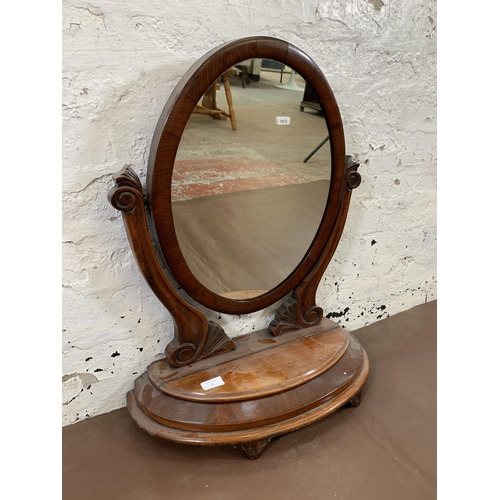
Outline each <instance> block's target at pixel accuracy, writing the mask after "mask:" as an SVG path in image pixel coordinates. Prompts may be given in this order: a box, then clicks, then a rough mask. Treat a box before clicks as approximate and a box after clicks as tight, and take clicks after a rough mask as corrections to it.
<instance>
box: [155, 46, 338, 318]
mask: <svg viewBox="0 0 500 500" xmlns="http://www.w3.org/2000/svg"><path fill="white" fill-rule="evenodd" d="M325 142H326V143H325ZM319 145H321V147H319V148H318V146H319ZM311 154H312V156H311ZM151 158H152V161H151V163H150V165H149V168H148V185H149V186H150V187H151V190H150V209H151V212H152V218H153V222H154V226H155V229H156V232H157V235H158V244H159V246H160V247H161V250H162V253H163V255H164V257H165V260H166V263H167V266H168V268H169V270H170V272H171V273H172V275H173V276H174V277H175V279H176V280H177V281H178V282H179V284H180V285H181V286H182V287H183V288H184V289H185V290H186V291H187V292H188V293H189V294H190V295H191V296H192V297H193V298H194V299H195V300H196V301H197V302H199V303H201V304H203V305H205V306H206V307H209V308H210V309H214V310H217V311H221V312H226V313H233V314H242V313H247V312H252V311H256V310H259V309H262V308H264V307H266V306H268V305H271V304H272V303H274V302H276V301H277V300H279V299H280V298H281V297H283V296H284V295H286V294H287V293H289V292H290V291H291V290H292V289H293V287H294V286H296V285H297V283H298V282H299V281H300V280H302V279H303V278H304V277H305V276H306V274H307V273H308V272H309V271H310V270H311V268H312V267H313V265H314V264H315V262H316V261H317V260H318V258H319V257H320V255H321V253H322V252H323V250H324V247H325V245H326V242H327V240H328V238H329V236H330V233H331V230H332V227H333V224H334V222H335V219H336V216H337V211H338V207H339V204H340V196H341V192H342V181H343V175H344V164H345V149H344V138H343V131H342V125H341V120H340V115H339V112H338V108H337V105H336V102H335V99H334V97H333V94H332V92H331V89H330V87H329V85H328V83H327V82H326V79H325V77H324V76H323V74H322V73H321V71H320V70H319V68H318V67H317V66H316V65H315V64H314V63H313V62H312V60H311V59H310V58H309V57H308V56H306V55H305V54H304V53H303V52H301V51H300V50H299V49H297V48H295V47H293V46H292V45H290V44H288V43H286V42H283V41H280V40H275V39H270V38H260V37H257V38H250V39H244V40H239V41H237V42H233V43H229V44H225V45H224V46H222V47H221V48H218V49H216V50H214V51H212V52H211V53H209V54H208V55H207V56H205V57H204V58H202V60H200V61H199V62H198V63H197V64H196V65H195V66H194V67H193V68H192V69H191V71H190V72H189V73H188V74H187V75H186V77H185V78H184V81H181V82H180V84H179V85H178V87H177V89H176V91H174V94H173V97H172V98H171V99H170V100H169V102H168V103H167V106H166V107H165V110H164V113H163V115H162V118H161V119H160V122H159V124H158V127H157V130H156V133H155V139H154V141H153V148H152V154H151ZM305 159H308V160H307V163H305V162H304V160H305ZM153 180H154V182H153ZM159 186H160V187H159Z"/></svg>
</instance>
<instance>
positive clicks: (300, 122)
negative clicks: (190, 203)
mask: <svg viewBox="0 0 500 500" xmlns="http://www.w3.org/2000/svg"><path fill="white" fill-rule="evenodd" d="M279 77H280V75H279V73H270V72H262V74H261V80H260V81H259V82H251V83H250V84H248V85H247V87H246V88H242V86H241V80H240V79H239V78H237V77H231V78H230V84H231V94H232V98H233V106H234V110H235V114H236V122H237V130H235V131H233V130H232V129H231V124H230V121H229V120H217V119H213V118H212V117H210V116H207V115H201V114H193V115H192V116H191V118H190V120H189V123H188V126H187V127H186V129H185V131H184V134H183V136H182V141H181V144H180V147H179V151H178V154H177V159H176V165H175V169H174V178H173V186H172V187H173V193H172V194H173V200H174V201H175V200H185V199H189V198H192V197H199V196H206V195H212V194H224V193H231V192H235V191H241V190H246V189H258V188H264V187H272V186H284V185H291V184H301V183H305V182H310V181H317V180H320V179H329V178H330V147H329V143H327V144H325V145H324V146H323V147H322V148H321V149H320V150H319V151H318V152H317V153H316V154H315V155H314V156H313V157H312V158H311V159H310V160H309V161H308V162H307V163H306V164H304V163H303V160H304V158H305V157H306V156H307V155H309V154H310V153H311V151H312V150H313V149H314V148H316V147H317V146H318V145H319V143H320V142H321V141H322V140H323V139H324V138H325V137H326V136H327V135H328V131H327V128H326V124H325V120H324V118H323V116H322V115H321V114H320V113H318V112H317V111H315V110H312V109H310V108H306V109H305V110H304V111H303V112H301V111H300V103H301V101H302V99H303V93H302V92H294V91H289V90H281V89H278V88H276V87H274V85H275V84H279ZM288 78H289V75H286V74H285V75H284V76H283V82H285V83H286V81H287V79H288ZM296 83H297V85H299V86H301V87H304V82H303V80H302V79H301V77H300V76H298V75H296ZM217 105H218V107H219V108H220V109H223V110H227V109H228V106H227V102H226V96H225V93H224V88H223V86H222V85H221V88H220V90H218V91H217ZM277 116H288V117H290V125H276V117H277Z"/></svg>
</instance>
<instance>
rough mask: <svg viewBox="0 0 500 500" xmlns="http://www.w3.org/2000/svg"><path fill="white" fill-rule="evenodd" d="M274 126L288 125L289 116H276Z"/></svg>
mask: <svg viewBox="0 0 500 500" xmlns="http://www.w3.org/2000/svg"><path fill="white" fill-rule="evenodd" d="M276 125H290V117H289V116H277V117H276Z"/></svg>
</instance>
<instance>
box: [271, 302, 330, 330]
mask: <svg viewBox="0 0 500 500" xmlns="http://www.w3.org/2000/svg"><path fill="white" fill-rule="evenodd" d="M322 319H323V309H321V307H318V306H316V305H315V306H313V307H310V308H309V309H308V310H307V311H306V312H305V314H302V311H301V308H300V304H299V301H298V300H296V299H294V298H293V297H290V298H288V299H287V300H286V301H285V302H283V304H281V306H280V307H279V309H278V310H277V311H276V315H275V317H274V320H273V321H271V323H270V324H269V327H268V330H269V332H270V333H271V334H272V335H274V336H275V337H277V336H278V335H282V334H283V333H286V332H289V331H293V330H299V329H301V328H309V327H310V326H314V325H317V324H318V323H319V322H320V321H321V320H322Z"/></svg>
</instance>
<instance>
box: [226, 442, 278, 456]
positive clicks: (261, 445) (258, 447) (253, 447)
mask: <svg viewBox="0 0 500 500" xmlns="http://www.w3.org/2000/svg"><path fill="white" fill-rule="evenodd" d="M270 442H271V438H264V439H258V440H257V441H251V442H250V443H239V444H236V445H234V446H233V448H236V449H237V450H239V451H241V453H243V455H245V457H247V458H248V459H250V460H256V459H257V458H259V457H260V456H261V455H262V453H264V450H265V449H266V448H267V447H268V446H269V443H270Z"/></svg>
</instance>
